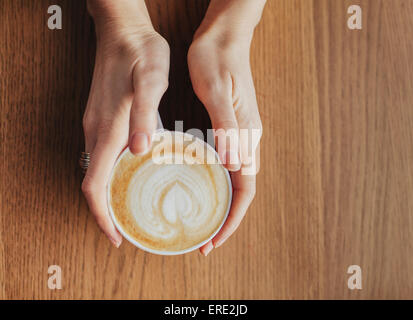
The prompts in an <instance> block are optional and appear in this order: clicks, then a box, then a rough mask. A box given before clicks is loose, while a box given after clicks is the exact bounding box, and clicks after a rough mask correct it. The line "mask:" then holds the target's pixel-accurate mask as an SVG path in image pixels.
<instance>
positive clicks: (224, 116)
mask: <svg viewBox="0 0 413 320" xmlns="http://www.w3.org/2000/svg"><path fill="white" fill-rule="evenodd" d="M203 103H204V104H205V107H206V109H207V111H208V114H209V117H210V118H211V122H212V127H213V128H214V135H215V148H216V150H217V152H218V155H219V157H220V159H221V162H222V163H223V164H224V166H225V167H226V168H227V169H228V170H230V171H237V170H239V169H240V167H241V161H240V154H239V131H238V122H237V119H236V116H235V112H234V108H233V104H232V98H231V95H230V94H229V93H225V92H221V93H218V92H216V93H214V91H211V94H210V95H209V97H208V98H207V99H205V98H204V101H203Z"/></svg>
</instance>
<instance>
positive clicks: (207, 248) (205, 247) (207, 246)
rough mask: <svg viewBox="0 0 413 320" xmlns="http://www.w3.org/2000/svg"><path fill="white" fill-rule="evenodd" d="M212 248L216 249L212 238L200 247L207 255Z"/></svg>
mask: <svg viewBox="0 0 413 320" xmlns="http://www.w3.org/2000/svg"><path fill="white" fill-rule="evenodd" d="M212 249H214V245H213V243H212V240H210V241H208V242H207V243H206V244H204V245H203V246H202V247H201V248H199V251H200V252H201V253H202V254H203V255H204V256H205V257H206V256H207V255H208V254H209V253H210V252H211V250H212Z"/></svg>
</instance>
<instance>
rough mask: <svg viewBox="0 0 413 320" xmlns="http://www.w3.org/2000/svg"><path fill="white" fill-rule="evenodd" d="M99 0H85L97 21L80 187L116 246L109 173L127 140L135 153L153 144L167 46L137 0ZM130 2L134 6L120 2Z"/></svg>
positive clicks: (166, 68) (166, 66)
mask: <svg viewBox="0 0 413 320" xmlns="http://www.w3.org/2000/svg"><path fill="white" fill-rule="evenodd" d="M103 3H105V1H101V2H98V1H96V2H92V1H90V2H89V3H88V5H89V11H90V12H91V14H92V16H93V17H94V20H95V25H96V33H97V51H96V61H95V70H94V74H93V80H92V86H91V90H90V93H89V99H88V103H87V107H86V111H85V114H84V118H83V128H84V132H85V149H86V152H90V153H91V156H90V165H89V168H88V170H87V172H86V176H85V178H84V180H83V183H82V191H83V193H84V194H85V197H86V199H87V202H88V205H89V208H90V210H91V211H92V213H93V214H94V216H95V218H96V221H97V223H98V225H99V226H100V228H101V229H102V230H103V232H104V233H105V234H106V235H107V236H108V237H109V239H110V240H111V241H112V243H113V244H114V245H115V246H116V247H118V246H119V245H120V243H121V241H122V237H121V235H120V234H119V233H118V231H117V230H116V228H115V226H114V224H113V222H112V220H111V218H110V216H109V212H108V208H107V199H106V198H107V197H106V187H107V184H108V180H109V175H110V173H111V170H112V168H113V166H114V163H115V161H116V159H117V157H118V156H119V154H120V153H121V152H122V150H123V149H124V148H125V147H126V146H127V145H128V144H129V147H130V150H131V151H132V153H135V154H137V153H142V152H144V151H145V150H146V149H148V148H149V146H150V144H151V141H150V137H151V135H152V133H153V131H154V130H155V129H156V125H157V109H158V106H159V102H160V100H161V98H162V96H163V94H164V92H165V91H166V89H167V87H168V73H169V46H168V44H167V42H166V40H165V39H163V38H162V37H161V36H160V35H159V34H158V33H156V32H155V31H154V29H153V28H152V25H151V24H150V21H149V20H148V19H149V16H147V15H146V14H145V15H144V16H143V17H142V18H141V19H140V17H139V14H141V15H142V11H143V10H146V7H145V8H142V7H141V8H137V7H136V4H137V3H138V2H136V1H133V2H126V1H124V2H119V3H121V4H118V3H117V2H112V4H109V5H107V6H106V5H105V6H103V7H99V6H101V5H102V4H103ZM108 3H110V2H108ZM129 3H133V5H131V6H130V7H120V6H124V5H129ZM143 5H144V3H143ZM96 6H98V7H96ZM116 6H118V7H116ZM135 9H136V10H138V11H135V12H134V10H135ZM139 10H140V11H139ZM128 14H130V15H132V16H131V18H130V20H128V19H129V18H128ZM118 16H119V17H121V18H122V20H117V19H118Z"/></svg>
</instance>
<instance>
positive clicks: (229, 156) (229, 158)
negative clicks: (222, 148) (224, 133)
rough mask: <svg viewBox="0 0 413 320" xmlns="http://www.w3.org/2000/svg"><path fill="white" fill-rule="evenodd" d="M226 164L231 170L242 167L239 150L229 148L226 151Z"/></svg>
mask: <svg viewBox="0 0 413 320" xmlns="http://www.w3.org/2000/svg"><path fill="white" fill-rule="evenodd" d="M225 166H226V167H228V169H230V170H237V169H238V168H239V167H240V161H239V156H238V152H237V151H234V150H229V151H227V152H225Z"/></svg>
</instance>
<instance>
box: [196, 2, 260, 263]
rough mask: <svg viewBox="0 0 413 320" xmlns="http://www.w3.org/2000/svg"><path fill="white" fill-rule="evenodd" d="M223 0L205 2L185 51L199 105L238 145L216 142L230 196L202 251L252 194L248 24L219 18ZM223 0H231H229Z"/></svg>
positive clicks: (253, 111) (232, 226) (255, 125)
mask: <svg viewBox="0 0 413 320" xmlns="http://www.w3.org/2000/svg"><path fill="white" fill-rule="evenodd" d="M224 2H226V1H221V3H219V1H216V3H215V4H214V1H213V2H211V5H212V6H214V5H215V7H212V8H211V7H210V8H209V9H208V11H211V10H212V12H213V13H211V14H213V15H214V16H213V17H211V14H210V15H209V16H208V13H207V17H206V20H205V21H206V23H204V24H203V25H201V27H200V29H198V31H197V32H196V34H195V37H194V41H193V43H192V45H191V46H190V49H189V52H188V66H189V71H190V76H191V81H192V86H193V88H194V91H195V93H196V95H197V96H198V98H199V99H200V100H201V102H202V103H203V104H204V105H205V107H206V109H207V111H208V114H209V116H210V118H211V122H212V126H213V128H214V129H215V130H219V129H224V130H225V131H226V132H229V131H232V132H235V133H236V134H235V140H234V141H238V142H239V146H237V144H238V143H236V144H235V145H234V144H232V143H231V144H229V145H228V144H226V145H225V146H224V148H220V145H219V143H218V146H217V151H218V154H219V156H220V158H221V161H222V162H223V163H225V166H226V167H227V168H228V170H230V171H231V179H232V185H233V200H232V205H231V209H230V213H229V216H228V218H227V220H226V222H225V224H224V226H223V227H222V229H221V230H220V231H219V233H218V234H217V235H216V236H215V237H214V238H213V239H212V240H211V241H210V242H208V243H207V244H205V245H204V246H203V247H202V248H201V249H200V251H201V253H203V254H204V255H207V254H208V253H209V252H210V251H211V250H212V249H213V248H214V247H215V248H217V247H219V246H220V245H222V244H223V243H224V242H225V241H226V240H227V239H228V237H229V236H230V235H231V234H232V233H234V231H235V230H236V229H237V228H238V226H239V224H240V223H241V220H242V219H243V217H244V215H245V213H246V211H247V209H248V207H249V205H250V203H251V202H252V200H253V198H254V195H255V182H256V178H255V173H256V171H255V172H253V174H251V172H247V171H248V170H246V169H247V167H248V166H250V165H251V163H248V161H247V160H251V156H250V157H248V150H252V153H254V152H256V153H258V150H259V149H258V141H259V139H260V137H261V133H262V124H261V120H260V115H259V112H258V107H257V101H256V96H255V89H254V83H253V79H252V74H251V69H250V63H249V49H250V43H251V39H252V30H253V28H248V27H247V26H246V25H244V26H242V27H239V29H237V28H236V27H235V28H234V29H235V30H231V29H229V28H228V25H234V24H231V23H228V20H227V19H222V20H224V21H223V22H224V23H222V24H220V22H219V20H220V14H221V13H222V12H223V11H222V10H221V11H220V10H219V8H218V7H217V6H220V5H221V4H222V3H224ZM229 3H230V4H231V1H229ZM233 3H234V5H237V4H236V3H235V2H233ZM227 4H228V3H227ZM238 4H239V2H238ZM250 4H251V2H250ZM217 17H218V18H217ZM211 21H212V22H211ZM239 129H243V130H244V131H245V130H248V131H249V132H252V131H253V132H252V134H254V133H255V138H256V140H255V143H254V141H252V140H251V139H248V138H247V137H246V136H245V135H241V134H239V131H238V130H239ZM241 131H242V130H241ZM216 141H217V140H216ZM218 141H219V139H218ZM248 148H250V149H248ZM250 153H251V152H250ZM255 156H256V158H255V164H257V163H258V161H257V160H258V159H257V158H258V154H256V155H255ZM240 168H241V170H240ZM244 169H245V170H244ZM257 170H258V169H257Z"/></svg>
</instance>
